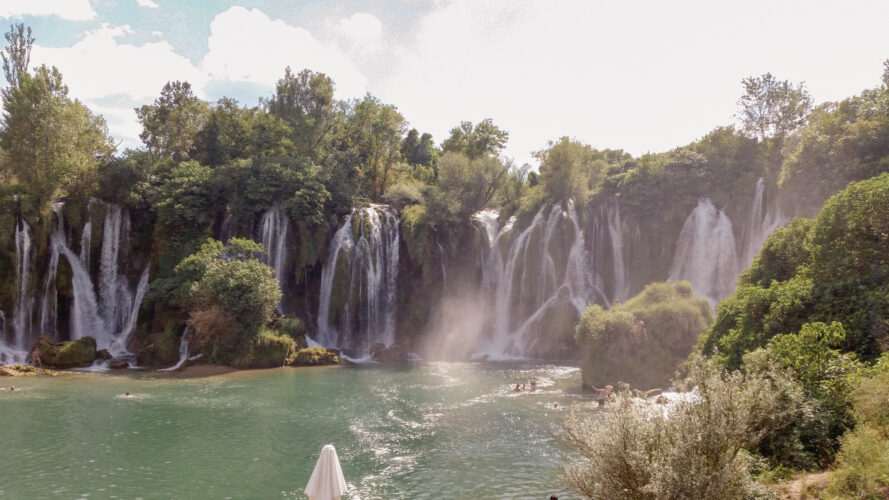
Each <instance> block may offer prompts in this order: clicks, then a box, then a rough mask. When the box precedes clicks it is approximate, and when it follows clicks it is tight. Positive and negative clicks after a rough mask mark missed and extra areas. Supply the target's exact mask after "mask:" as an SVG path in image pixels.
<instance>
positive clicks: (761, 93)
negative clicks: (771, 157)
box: [738, 73, 812, 145]
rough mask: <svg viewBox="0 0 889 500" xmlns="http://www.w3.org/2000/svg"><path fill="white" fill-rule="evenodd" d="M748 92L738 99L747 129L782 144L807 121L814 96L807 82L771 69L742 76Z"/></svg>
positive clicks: (742, 118) (745, 128)
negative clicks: (780, 77) (774, 73)
mask: <svg viewBox="0 0 889 500" xmlns="http://www.w3.org/2000/svg"><path fill="white" fill-rule="evenodd" d="M741 84H742V85H743V86H744V95H742V96H741V98H740V99H739V100H738V107H739V108H740V119H741V123H742V124H743V125H744V130H745V131H746V132H747V133H749V134H751V135H753V136H755V137H759V138H760V139H767V138H772V139H774V140H775V141H776V142H777V143H778V144H779V145H780V144H781V143H783V141H784V138H785V137H787V135H788V134H789V133H790V132H793V131H794V130H796V129H797V128H799V127H800V126H802V125H803V124H804V123H805V122H806V116H807V115H808V114H809V111H811V109H812V98H811V96H809V92H808V91H807V90H806V86H805V84H804V83H799V84H796V85H794V84H793V83H791V82H790V81H789V80H784V81H779V80H777V79H776V78H775V77H774V76H772V74H771V73H766V74H764V75H762V76H759V77H752V76H751V77H748V78H745V79H743V80H741Z"/></svg>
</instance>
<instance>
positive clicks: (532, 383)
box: [531, 380, 537, 392]
mask: <svg viewBox="0 0 889 500" xmlns="http://www.w3.org/2000/svg"><path fill="white" fill-rule="evenodd" d="M536 390H537V381H535V380H532V381H531V392H534V391H536Z"/></svg>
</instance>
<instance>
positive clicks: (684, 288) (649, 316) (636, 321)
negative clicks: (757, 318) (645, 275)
mask: <svg viewBox="0 0 889 500" xmlns="http://www.w3.org/2000/svg"><path fill="white" fill-rule="evenodd" d="M711 321H713V313H712V311H711V309H710V305H709V304H708V303H707V301H706V300H705V299H701V298H698V297H694V296H693V295H692V291H691V285H690V284H689V283H688V282H687V281H680V282H677V283H652V284H649V285H648V286H646V287H645V289H644V290H643V291H642V292H641V293H640V294H639V295H637V296H636V297H633V298H632V299H630V300H629V301H627V302H626V303H625V304H619V305H615V306H614V307H612V308H611V309H609V310H605V309H603V308H602V306H599V305H596V304H593V305H590V306H589V307H588V308H587V309H586V310H585V311H584V312H583V314H581V317H580V322H579V323H578V325H577V327H576V328H575V339H576V340H577V343H578V344H579V345H580V346H581V347H582V349H583V354H584V360H583V364H582V367H583V381H584V385H586V386H590V385H600V386H601V385H604V384H605V381H616V380H621V381H624V382H629V383H631V384H633V385H636V386H644V387H649V388H650V387H660V386H663V385H665V384H666V383H667V381H668V380H669V379H670V377H671V376H672V375H673V374H674V372H675V370H676V369H677V367H678V366H679V365H680V364H681V363H682V362H683V361H684V360H685V358H686V357H687V356H688V354H689V353H690V352H691V350H692V346H694V344H695V341H696V340H697V338H698V335H700V334H701V333H702V332H703V331H705V330H706V329H707V327H708V325H709V324H710V322H711Z"/></svg>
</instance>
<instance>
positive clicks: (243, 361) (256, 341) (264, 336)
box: [233, 328, 296, 368]
mask: <svg viewBox="0 0 889 500" xmlns="http://www.w3.org/2000/svg"><path fill="white" fill-rule="evenodd" d="M295 358H296V342H294V341H293V338H291V337H290V335H286V334H279V333H278V332H276V331H274V330H270V329H267V328H261V329H260V331H259V333H258V334H257V335H256V337H254V338H253V340H252V341H251V342H249V343H248V345H247V347H246V348H245V349H244V350H243V351H242V353H241V355H240V356H239V357H238V358H237V359H236V360H235V362H234V363H233V364H234V366H236V367H239V368H270V367H273V366H282V365H286V364H290V363H292V362H293V360H294V359H295Z"/></svg>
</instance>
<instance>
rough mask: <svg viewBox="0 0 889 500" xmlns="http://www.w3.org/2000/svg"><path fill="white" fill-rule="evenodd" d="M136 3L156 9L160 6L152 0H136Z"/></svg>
mask: <svg viewBox="0 0 889 500" xmlns="http://www.w3.org/2000/svg"><path fill="white" fill-rule="evenodd" d="M136 3H137V4H138V5H139V7H146V8H149V9H156V8H158V7H159V5H158V4H156V3H154V2H152V1H151V0H136Z"/></svg>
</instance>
